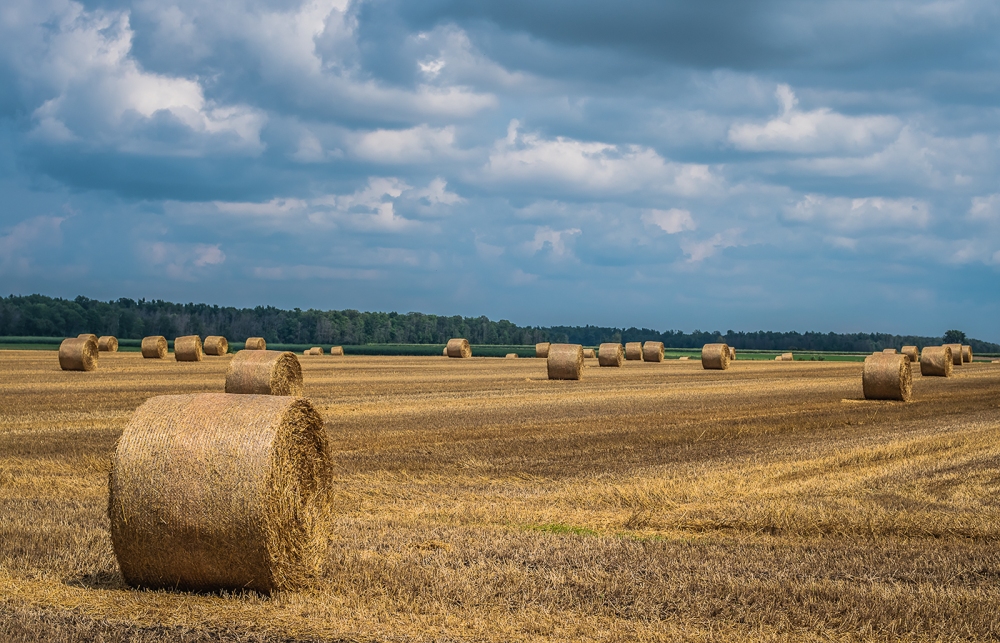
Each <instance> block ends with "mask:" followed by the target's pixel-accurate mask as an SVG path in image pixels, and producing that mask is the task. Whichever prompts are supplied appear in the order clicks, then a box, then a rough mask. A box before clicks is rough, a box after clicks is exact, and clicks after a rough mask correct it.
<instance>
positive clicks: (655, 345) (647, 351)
mask: <svg viewBox="0 0 1000 643" xmlns="http://www.w3.org/2000/svg"><path fill="white" fill-rule="evenodd" d="M642 361H644V362H662V361H663V342H646V343H645V344H643V345H642Z"/></svg>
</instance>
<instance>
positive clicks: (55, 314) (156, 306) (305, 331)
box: [0, 295, 1000, 353]
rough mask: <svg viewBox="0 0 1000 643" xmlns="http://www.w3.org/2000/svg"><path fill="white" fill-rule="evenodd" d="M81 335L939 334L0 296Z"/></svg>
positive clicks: (435, 339) (19, 328) (39, 327)
mask: <svg viewBox="0 0 1000 643" xmlns="http://www.w3.org/2000/svg"><path fill="white" fill-rule="evenodd" d="M79 333H95V334H97V335H115V336H116V337H118V338H120V339H141V338H142V337H145V336H147V335H163V336H164V337H167V338H173V337H178V336H181V335H201V336H203V337H204V336H206V335H224V336H226V337H228V338H230V339H232V340H234V341H242V340H243V339H245V338H246V337H264V338H265V339H266V340H267V341H268V342H273V343H281V344H348V345H359V344H389V343H392V344H444V343H446V342H447V341H448V340H449V339H450V338H452V337H465V338H466V339H468V340H469V341H470V342H471V343H473V344H535V343H538V342H546V341H552V342H569V343H574V344H584V345H588V346H593V345H597V344H600V343H602V342H623V343H624V342H637V341H650V340H651V341H662V342H663V343H664V344H665V345H666V346H669V347H673V348H700V347H701V346H702V345H704V344H708V343H713V342H720V341H723V342H726V343H727V344H729V345H730V346H733V347H735V348H736V349H744V350H746V349H751V350H752V349H758V350H781V351H796V350H799V351H813V350H816V351H844V352H848V351H852V352H853V351H858V352H869V351H876V350H882V349H884V348H896V349H898V348H900V347H902V346H905V345H916V346H918V347H921V348H922V347H923V346H925V345H936V344H940V343H942V341H944V337H921V336H915V335H891V334H887V333H817V332H807V333H798V332H775V331H755V332H742V331H740V332H736V331H732V330H727V331H726V332H725V333H721V332H719V331H711V332H708V331H700V330H695V331H693V332H690V333H685V332H682V331H678V330H667V331H658V330H653V329H649V328H634V327H632V328H609V327H603V326H551V327H540V326H518V325H516V324H513V323H511V322H509V321H507V320H505V319H502V320H500V321H492V320H490V319H489V318H487V317H485V316H482V317H462V316H457V315H456V316H451V317H445V316H438V315H427V314H423V313H405V314H400V313H394V312H393V313H382V312H359V311H357V310H315V309H309V310H301V309H298V308H295V309H293V310H283V309H280V308H274V307H272V306H257V307H256V308H233V307H221V306H212V305H209V304H177V303H172V302H167V301H161V300H158V299H155V300H149V301H147V300H145V299H140V300H138V301H136V300H133V299H125V298H123V299H118V300H116V301H100V300H96V299H89V298H87V297H83V296H80V297H77V298H75V299H61V298H55V297H47V296H45V295H27V296H15V295H10V296H9V297H6V298H2V297H0V336H5V337H11V336H31V337H73V336H76V335H78V334H79ZM948 338H949V340H953V341H961V342H962V343H966V344H969V345H971V346H972V350H973V351H974V352H978V353H997V352H1000V345H998V344H994V343H992V342H984V341H980V340H977V339H972V338H966V337H965V334H964V333H962V332H961V331H957V330H950V331H948Z"/></svg>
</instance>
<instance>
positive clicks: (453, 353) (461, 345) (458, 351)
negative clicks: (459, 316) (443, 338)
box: [445, 338, 472, 357]
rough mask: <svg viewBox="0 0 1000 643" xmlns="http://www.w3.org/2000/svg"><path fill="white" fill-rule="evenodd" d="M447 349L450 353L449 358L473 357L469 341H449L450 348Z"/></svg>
mask: <svg viewBox="0 0 1000 643" xmlns="http://www.w3.org/2000/svg"><path fill="white" fill-rule="evenodd" d="M445 348H446V350H447V351H448V357H472V347H471V346H469V340H467V339H459V338H456V339H449V340H448V346H446V347H445Z"/></svg>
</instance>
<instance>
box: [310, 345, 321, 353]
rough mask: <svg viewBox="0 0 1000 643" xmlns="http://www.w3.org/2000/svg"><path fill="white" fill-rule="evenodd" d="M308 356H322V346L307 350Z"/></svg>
mask: <svg viewBox="0 0 1000 643" xmlns="http://www.w3.org/2000/svg"><path fill="white" fill-rule="evenodd" d="M309 354H310V355H322V354H323V347H322V346H313V347H312V348H310V349H309Z"/></svg>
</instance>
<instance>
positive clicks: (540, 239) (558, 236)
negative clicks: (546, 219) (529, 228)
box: [524, 226, 581, 259]
mask: <svg viewBox="0 0 1000 643" xmlns="http://www.w3.org/2000/svg"><path fill="white" fill-rule="evenodd" d="M580 233H581V231H580V229H579V228H571V229H568V230H553V229H552V228H549V227H548V226H543V227H540V228H536V229H535V236H534V238H533V239H532V240H531V241H528V242H526V243H525V244H524V247H525V248H526V249H527V250H528V251H529V252H530V253H531V254H538V253H539V252H541V251H542V250H544V249H548V250H549V252H550V253H551V255H552V257H553V258H554V259H566V258H570V257H572V256H573V251H572V250H571V249H570V248H569V247H567V244H566V242H567V239H569V238H572V237H574V236H576V235H578V234H580Z"/></svg>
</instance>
